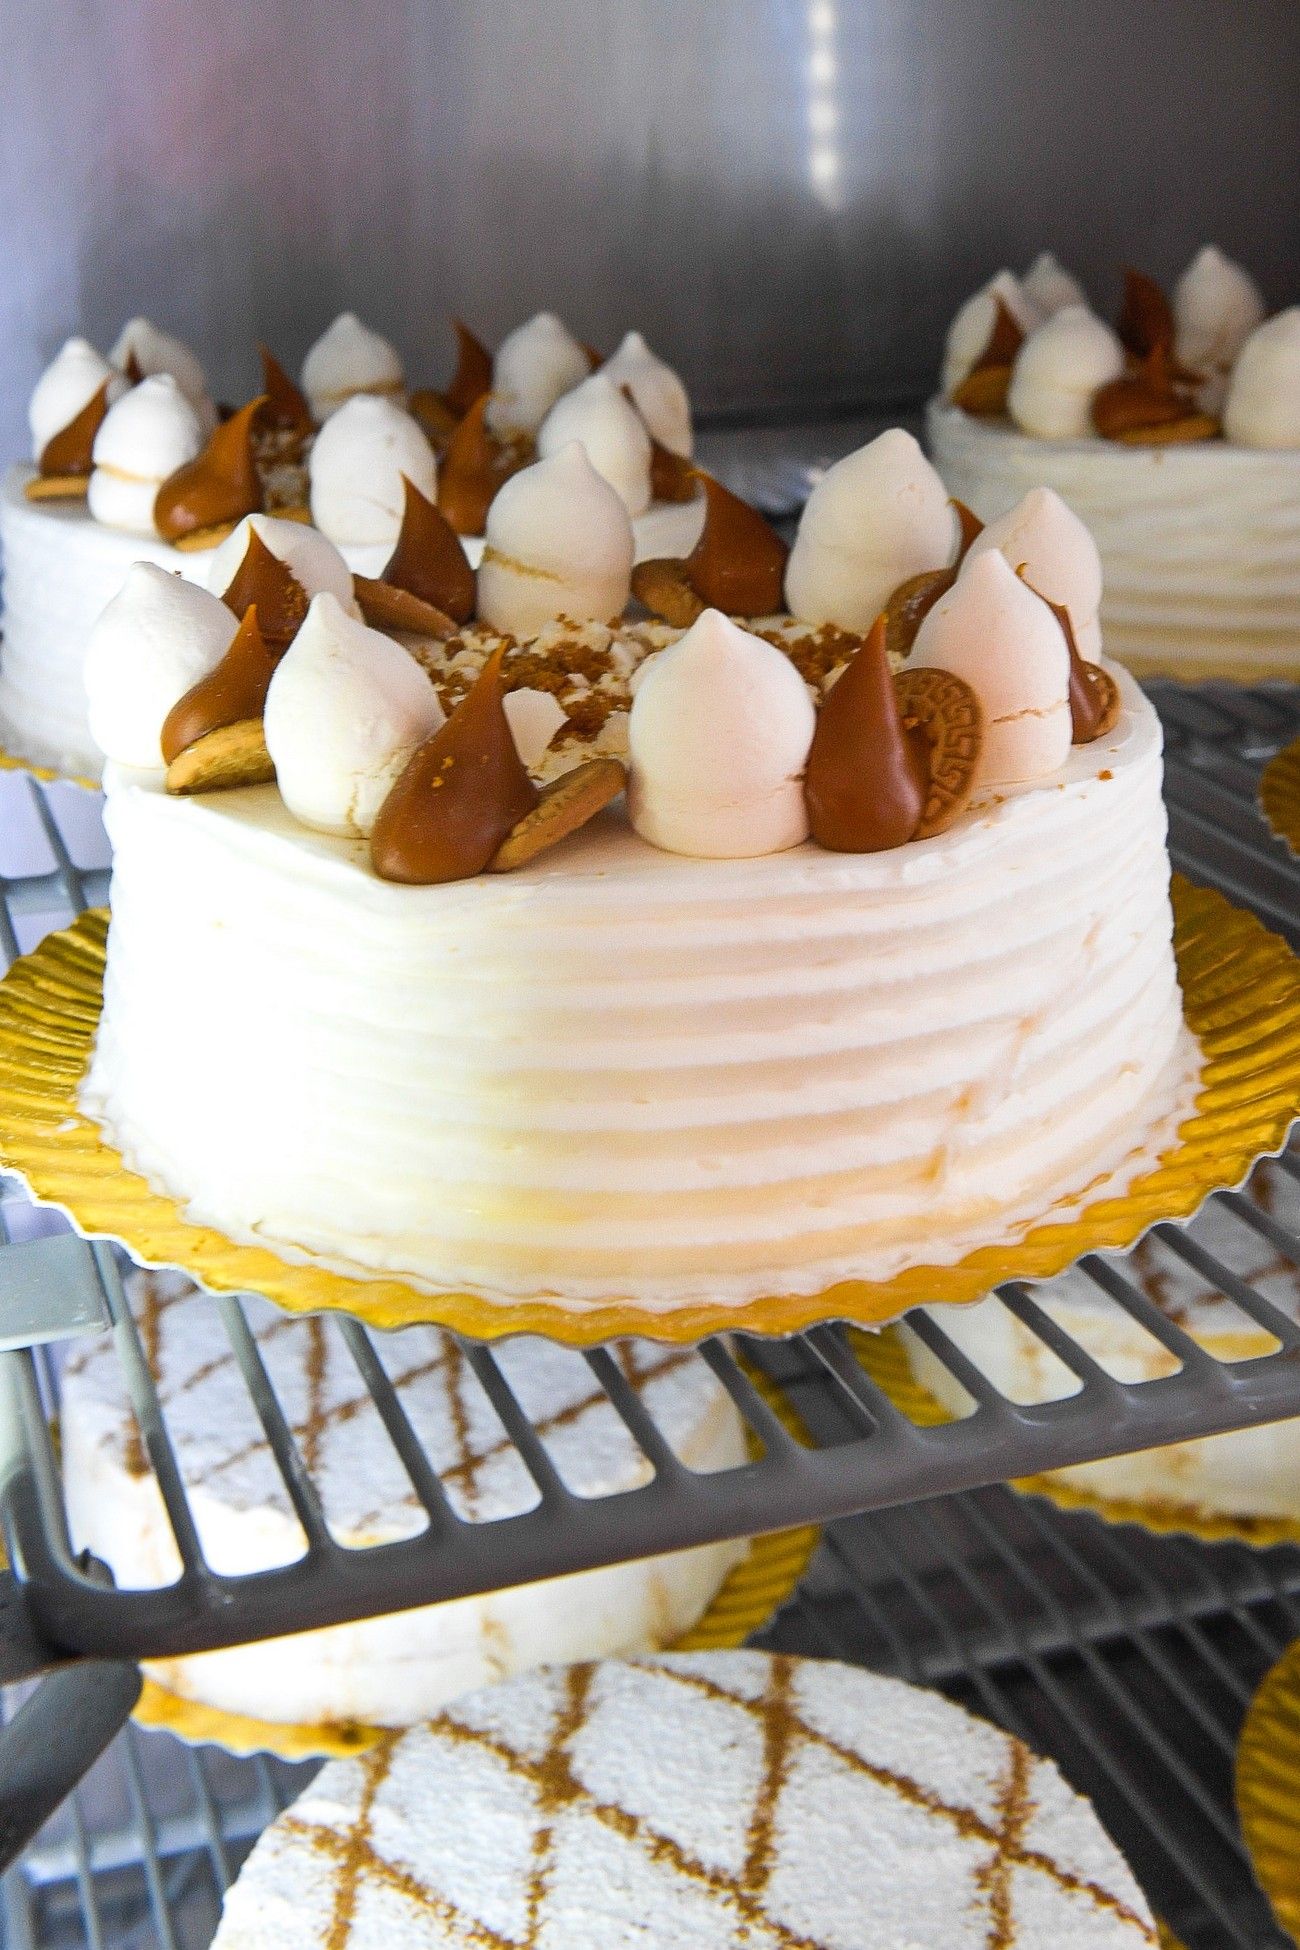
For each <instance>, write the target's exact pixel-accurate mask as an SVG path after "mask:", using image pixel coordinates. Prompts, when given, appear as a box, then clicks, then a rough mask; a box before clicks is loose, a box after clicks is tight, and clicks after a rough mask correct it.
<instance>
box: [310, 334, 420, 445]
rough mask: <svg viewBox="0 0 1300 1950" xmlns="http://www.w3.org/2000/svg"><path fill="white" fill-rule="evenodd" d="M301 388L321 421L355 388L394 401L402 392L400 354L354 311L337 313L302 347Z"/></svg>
mask: <svg viewBox="0 0 1300 1950" xmlns="http://www.w3.org/2000/svg"><path fill="white" fill-rule="evenodd" d="M302 389H303V391H304V393H306V395H307V404H308V405H309V406H310V407H311V410H312V413H313V414H314V416H315V417H316V419H317V420H327V419H328V418H329V417H330V415H331V413H337V412H338V410H339V408H340V407H341V406H342V405H344V403H345V402H346V401H347V400H350V399H351V398H352V397H353V395H354V394H356V393H377V394H379V395H380V396H381V397H384V398H388V399H392V400H395V401H396V402H398V403H399V404H400V403H401V402H402V401H403V400H404V399H405V397H406V375H405V373H404V371H403V370H402V358H401V354H400V353H399V352H398V350H397V347H396V346H395V345H392V344H390V343H389V341H388V340H387V339H386V338H382V337H381V336H380V334H379V333H378V332H372V331H371V329H370V327H369V326H368V325H363V324H362V322H361V320H360V319H359V318H358V317H357V315H356V313H355V312H354V311H345V312H340V314H339V316H338V317H337V318H336V319H335V320H334V323H333V324H332V325H330V326H328V327H327V328H326V330H325V331H323V332H322V333H321V335H320V337H319V338H318V339H317V340H316V343H315V344H314V345H313V346H311V347H309V349H308V352H307V356H306V358H305V359H304V360H303V362H302Z"/></svg>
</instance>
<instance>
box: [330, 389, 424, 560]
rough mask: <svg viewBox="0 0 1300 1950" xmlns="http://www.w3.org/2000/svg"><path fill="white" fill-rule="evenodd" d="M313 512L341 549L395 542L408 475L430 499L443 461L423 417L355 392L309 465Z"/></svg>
mask: <svg viewBox="0 0 1300 1950" xmlns="http://www.w3.org/2000/svg"><path fill="white" fill-rule="evenodd" d="M308 473H309V475H310V479H311V518H312V520H313V521H314V522H315V524H316V526H317V527H318V528H319V529H320V530H321V532H322V533H323V534H325V535H328V536H329V538H330V540H331V541H332V542H337V543H339V544H340V545H341V546H343V547H357V546H361V545H371V546H379V545H384V544H386V545H387V546H388V547H389V548H391V547H393V546H394V544H395V543H396V541H397V536H398V531H399V530H400V528H401V526H402V508H403V505H404V497H405V489H404V487H403V485H402V477H403V475H405V476H406V477H407V479H408V480H409V481H410V482H411V485H412V486H413V487H417V488H419V490H420V492H421V494H423V495H425V496H427V498H428V499H429V500H430V501H432V500H434V499H435V497H436V495H437V492H438V464H437V461H436V460H435V459H434V454H433V448H432V447H431V446H430V445H429V441H428V438H427V436H426V434H425V432H424V430H423V428H422V427H421V426H420V424H419V422H418V421H417V420H415V419H413V418H412V416H411V415H410V414H409V413H405V412H403V410H402V408H401V407H400V406H395V405H394V404H393V402H392V401H391V400H388V399H380V398H379V397H378V396H377V395H376V394H374V393H357V394H355V395H354V396H353V398H351V399H349V400H347V401H345V402H344V404H343V405H342V406H340V407H339V408H338V410H337V412H334V413H332V414H331V415H330V417H329V419H328V420H327V421H326V422H325V425H324V426H323V427H322V428H321V430H320V432H319V433H318V434H317V436H316V439H315V443H314V444H313V446H312V450H311V459H310V461H309V463H308Z"/></svg>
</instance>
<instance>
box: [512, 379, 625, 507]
mask: <svg viewBox="0 0 1300 1950" xmlns="http://www.w3.org/2000/svg"><path fill="white" fill-rule="evenodd" d="M571 440H576V441H577V442H578V443H579V444H580V446H581V447H582V449H583V451H584V453H585V454H586V456H587V458H588V460H589V461H590V462H591V464H592V466H593V467H594V468H595V470H596V472H597V473H598V474H599V475H600V476H601V477H602V478H603V479H604V480H606V481H608V482H609V484H610V486H611V487H612V488H613V489H614V492H615V493H616V494H617V495H618V498H619V500H620V501H621V502H622V503H623V506H624V507H625V508H626V509H627V511H628V513H629V515H639V514H644V512H645V510H646V509H647V508H648V507H649V506H650V435H649V434H648V433H647V431H646V426H645V421H644V420H643V419H642V418H641V415H640V414H639V413H638V412H637V410H636V408H635V407H634V406H631V405H629V404H628V402H627V400H626V399H625V398H624V397H623V394H622V393H621V392H620V391H619V389H618V386H617V385H616V384H615V382H614V381H613V380H612V379H611V378H610V377H609V375H608V373H606V372H605V371H603V370H602V371H600V372H593V373H592V375H591V377H590V378H589V379H583V380H580V381H579V383H578V384H577V385H576V386H573V387H571V388H570V390H569V391H568V392H567V393H564V394H563V395H562V396H561V397H560V398H559V399H558V400H556V402H555V405H554V406H553V407H552V408H551V410H550V412H549V413H548V414H547V416H546V418H545V419H544V420H543V421H542V424H541V428H540V429H539V431H538V435H537V452H538V456H539V458H540V459H542V460H549V459H550V458H551V456H552V455H553V454H558V453H559V452H560V450H561V448H563V447H567V446H568V444H569V442H570V441H571Z"/></svg>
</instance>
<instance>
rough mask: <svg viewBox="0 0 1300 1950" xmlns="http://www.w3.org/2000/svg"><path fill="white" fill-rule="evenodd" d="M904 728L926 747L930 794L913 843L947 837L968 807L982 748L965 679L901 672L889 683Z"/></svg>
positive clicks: (980, 721)
mask: <svg viewBox="0 0 1300 1950" xmlns="http://www.w3.org/2000/svg"><path fill="white" fill-rule="evenodd" d="M894 688H895V691H896V692H897V694H898V704H899V709H900V710H901V711H902V713H903V718H904V722H906V723H911V724H916V725H919V726H920V727H921V729H922V730H923V731H924V733H925V735H926V738H927V739H928V741H929V745H930V790H929V793H928V794H927V796H926V801H925V806H924V809H923V810H922V813H921V818H920V822H919V823H918V825H917V828H916V831H915V833H914V834H913V835H912V837H913V839H917V840H928V839H933V837H934V835H935V834H936V833H943V832H946V831H947V829H948V827H949V826H951V825H952V823H953V821H954V820H956V819H958V818H959V817H960V816H961V814H962V813H963V812H965V810H966V807H967V805H968V804H969V803H970V795H971V787H972V785H973V784H974V782H975V768H976V766H977V765H978V763H979V755H980V749H981V747H982V745H983V742H984V713H983V711H982V710H981V709H980V701H979V699H978V697H977V696H976V695H975V693H974V691H973V690H972V689H971V687H970V685H969V684H968V683H967V682H966V681H965V679H964V678H961V677H957V676H954V674H953V673H952V671H950V670H938V669H928V670H919V669H918V670H900V671H899V672H898V673H897V675H896V676H895V678H894Z"/></svg>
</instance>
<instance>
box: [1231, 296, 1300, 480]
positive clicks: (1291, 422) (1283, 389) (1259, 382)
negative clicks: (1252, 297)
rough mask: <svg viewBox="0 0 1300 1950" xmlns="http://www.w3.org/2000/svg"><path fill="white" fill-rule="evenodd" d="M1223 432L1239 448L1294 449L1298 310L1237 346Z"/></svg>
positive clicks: (1298, 406) (1299, 439)
mask: <svg viewBox="0 0 1300 1950" xmlns="http://www.w3.org/2000/svg"><path fill="white" fill-rule="evenodd" d="M1223 431H1224V433H1225V434H1226V435H1227V437H1228V439H1229V440H1233V441H1236V443H1237V445H1238V446H1241V447H1300V305H1292V306H1291V307H1290V308H1289V310H1287V311H1280V312H1278V313H1277V314H1276V316H1275V317H1273V318H1270V319H1269V320H1268V321H1267V322H1266V323H1265V324H1263V325H1260V326H1259V327H1257V329H1256V330H1255V331H1253V332H1252V333H1251V335H1250V337H1249V338H1248V339H1247V340H1246V343H1245V344H1244V345H1243V346H1242V348H1241V351H1240V352H1239V353H1238V355H1237V363H1236V365H1235V366H1234V367H1233V369H1232V377H1231V378H1230V379H1229V381H1228V395H1227V399H1226V400H1225V402H1224V407H1223Z"/></svg>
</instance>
